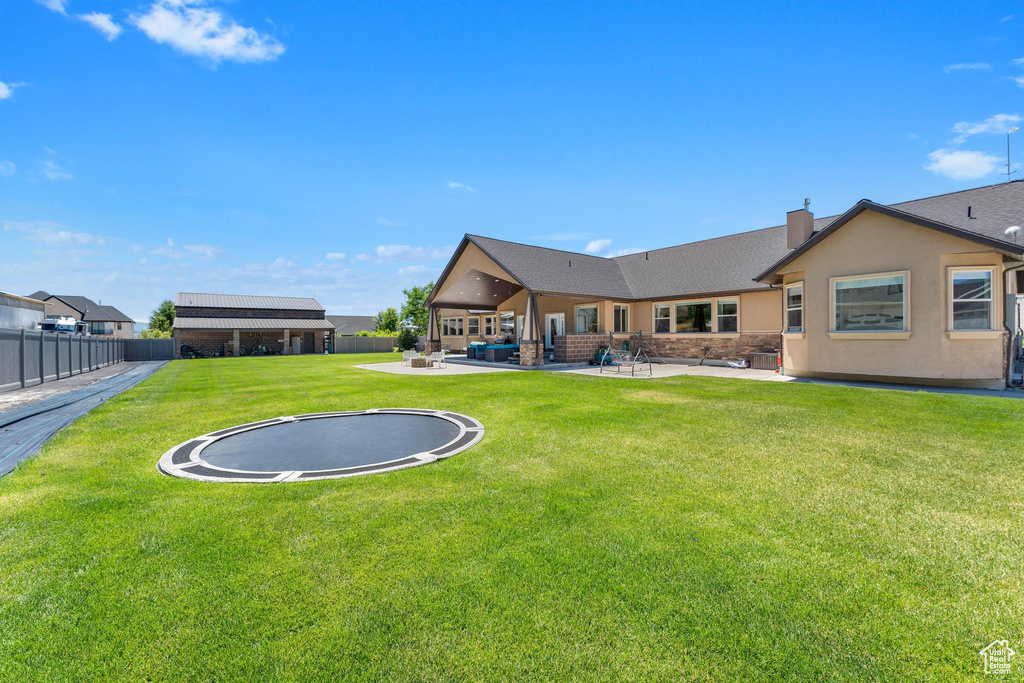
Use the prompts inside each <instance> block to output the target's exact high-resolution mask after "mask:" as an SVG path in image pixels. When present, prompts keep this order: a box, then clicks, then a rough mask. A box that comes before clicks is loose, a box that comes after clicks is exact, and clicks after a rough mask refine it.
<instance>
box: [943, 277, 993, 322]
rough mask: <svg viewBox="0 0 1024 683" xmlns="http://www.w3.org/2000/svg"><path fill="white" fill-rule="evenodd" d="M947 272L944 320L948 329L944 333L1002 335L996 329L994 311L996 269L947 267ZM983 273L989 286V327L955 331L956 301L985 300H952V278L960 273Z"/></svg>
mask: <svg viewBox="0 0 1024 683" xmlns="http://www.w3.org/2000/svg"><path fill="white" fill-rule="evenodd" d="M947 270H948V274H947V275H946V287H947V288H948V289H947V294H946V320H947V322H948V327H946V331H947V332H949V333H951V334H958V335H960V334H972V333H977V332H1000V333H1002V331H1001V330H999V329H997V328H996V316H997V314H998V310H997V309H996V299H997V297H996V283H997V276H996V270H997V269H996V267H995V266H949V267H948V268H947ZM983 271H984V272H987V273H988V274H989V285H990V291H989V298H988V312H989V318H988V323H989V325H988V327H987V328H984V329H980V328H973V327H962V328H960V329H957V327H956V320H955V319H954V317H953V308H954V306H953V305H954V304H955V303H957V301H985V299H956V298H954V296H955V295H954V292H953V277H954V276H955V275H956V273H958V272H960V273H963V272H968V273H970V272H983Z"/></svg>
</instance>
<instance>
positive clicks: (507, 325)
mask: <svg viewBox="0 0 1024 683" xmlns="http://www.w3.org/2000/svg"><path fill="white" fill-rule="evenodd" d="M500 319H501V327H500V329H499V332H500V333H501V334H502V335H508V336H512V333H513V332H514V331H515V328H514V327H513V325H514V324H515V322H514V319H515V313H513V312H512V311H506V312H505V313H502V314H500Z"/></svg>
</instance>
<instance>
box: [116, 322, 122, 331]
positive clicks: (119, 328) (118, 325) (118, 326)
mask: <svg viewBox="0 0 1024 683" xmlns="http://www.w3.org/2000/svg"><path fill="white" fill-rule="evenodd" d="M117 329H118V331H120V330H121V323H118V324H117Z"/></svg>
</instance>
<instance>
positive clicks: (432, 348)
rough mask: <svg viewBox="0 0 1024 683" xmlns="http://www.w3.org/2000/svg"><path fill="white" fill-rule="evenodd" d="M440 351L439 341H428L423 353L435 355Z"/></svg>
mask: <svg viewBox="0 0 1024 683" xmlns="http://www.w3.org/2000/svg"><path fill="white" fill-rule="evenodd" d="M440 350H441V342H439V341H428V342H426V344H425V346H424V352H425V353H437V352H438V351H440Z"/></svg>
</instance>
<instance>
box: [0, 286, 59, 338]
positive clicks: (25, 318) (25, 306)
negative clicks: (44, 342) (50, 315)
mask: <svg viewBox="0 0 1024 683" xmlns="http://www.w3.org/2000/svg"><path fill="white" fill-rule="evenodd" d="M48 305H49V304H47V303H45V302H43V301H40V300H39V299H33V298H32V297H28V296H18V295H17V294H11V293H9V292H0V327H6V328H8V329H14V330H18V329H26V330H34V329H36V327H37V326H38V323H39V322H40V321H42V319H43V318H45V317H46V308H47V306H48Z"/></svg>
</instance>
